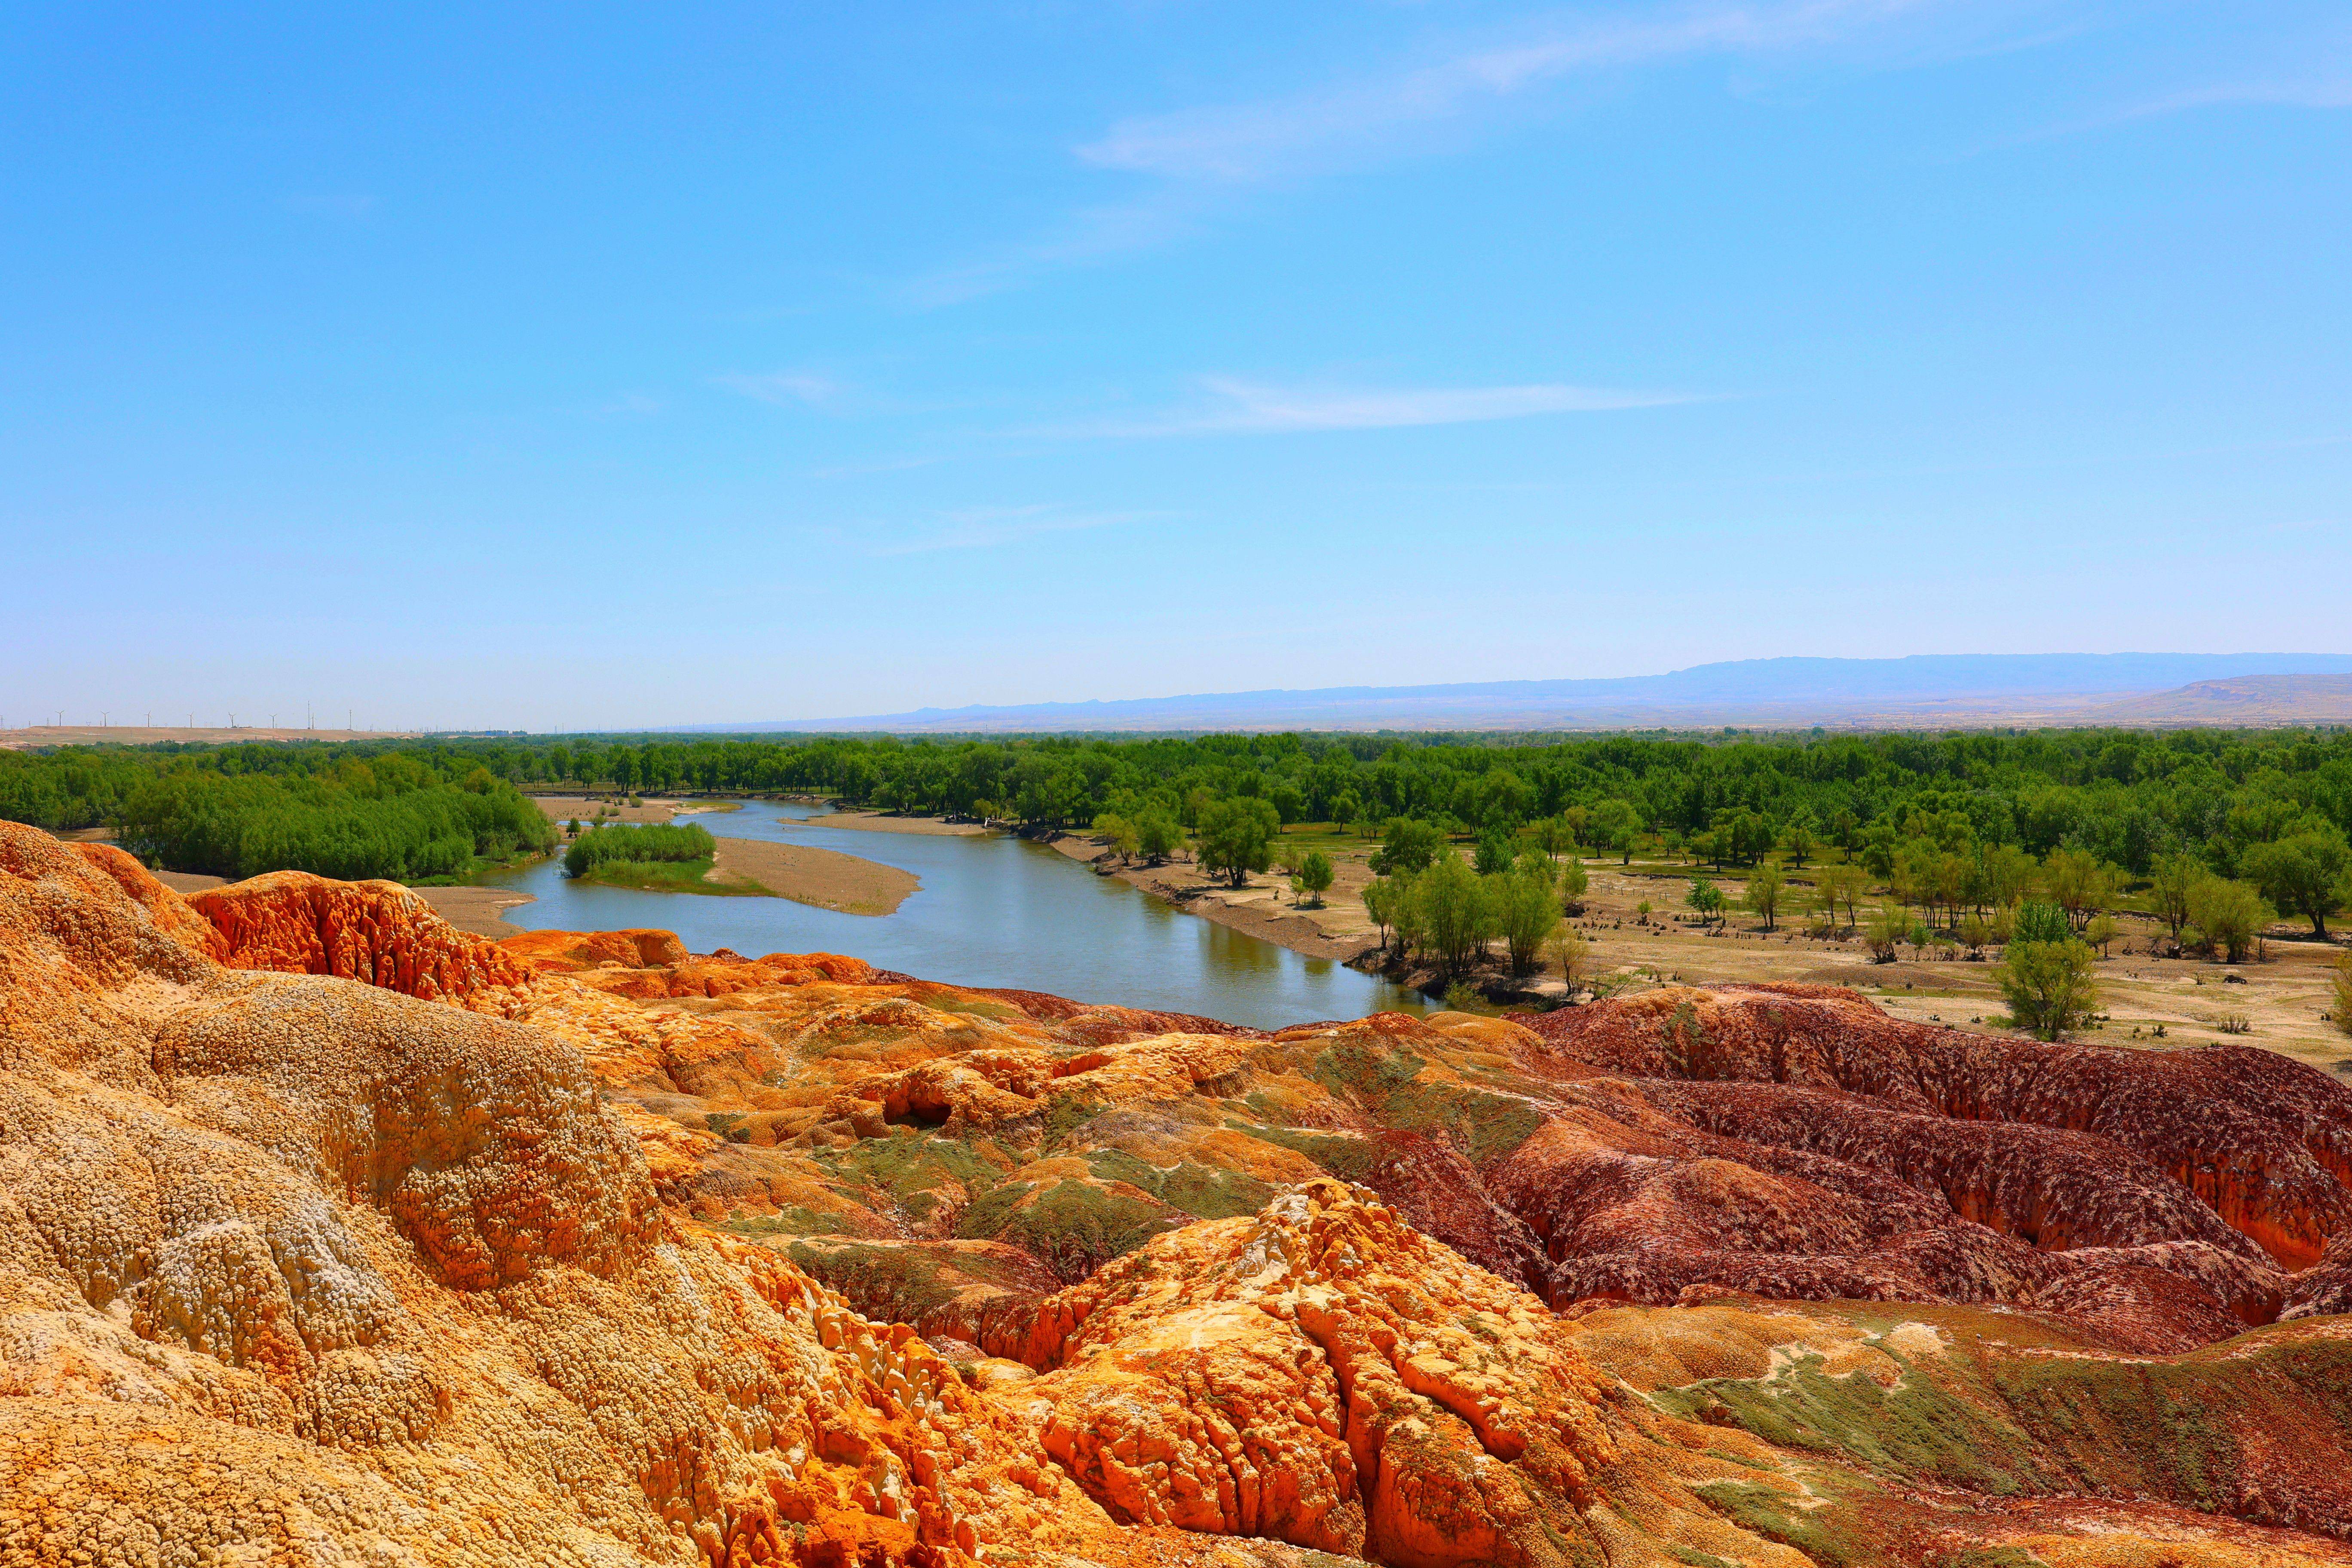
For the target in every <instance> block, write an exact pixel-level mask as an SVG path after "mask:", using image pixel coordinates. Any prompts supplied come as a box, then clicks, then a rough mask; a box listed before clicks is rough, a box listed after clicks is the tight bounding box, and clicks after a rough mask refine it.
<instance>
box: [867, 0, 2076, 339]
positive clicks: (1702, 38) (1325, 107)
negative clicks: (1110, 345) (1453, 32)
mask: <svg viewBox="0 0 2352 1568" xmlns="http://www.w3.org/2000/svg"><path fill="white" fill-rule="evenodd" d="M2031 4H2032V0H2009V4H2005V5H1995V6H1994V7H1993V8H1994V9H1997V10H2001V9H2009V8H2012V7H2013V5H2031ZM1955 8H1956V0H1779V3H1777V4H1776V3H1772V0H1762V3H1755V0H1748V3H1739V0H1731V3H1720V0H1717V3H1703V4H1699V5H1682V6H1676V7H1674V8H1671V9H1660V10H1654V11H1652V12H1650V13H1647V14H1642V15H1635V16H1616V17H1612V18H1608V19H1603V20H1594V19H1592V18H1591V17H1590V16H1584V17H1576V18H1570V19H1568V20H1555V21H1552V22H1550V23H1549V24H1546V25H1543V26H1537V27H1533V28H1529V29H1527V30H1525V31H1523V32H1522V33H1521V34H1520V35H1519V36H1518V37H1516V38H1512V39H1509V40H1507V41H1503V42H1489V43H1488V44H1486V46H1484V47H1475V48H1474V47H1464V48H1460V49H1457V50H1455V51H1454V52H1452V53H1449V54H1445V55H1444V56H1442V57H1441V58H1433V59H1431V58H1424V59H1423V60H1421V61H1419V62H1416V63H1411V64H1406V65H1402V66H1400V67H1398V68H1395V69H1393V70H1391V71H1389V72H1386V73H1374V74H1371V75H1368V76H1364V77H1360V78H1359V79H1354V80H1351V81H1347V82H1341V83H1339V84H1336V85H1332V86H1328V87H1325V88H1320V89H1315V90H1311V91H1307V92H1301V93H1297V94H1293V95H1289V96H1286V97H1278V98H1273V99H1267V100H1261V101H1257V102H1249V103H1235V104H1220V105H1209V106H1203V107H1199V108H1192V109H1184V110H1176V111H1174V112H1171V113H1166V114H1154V115H1141V116H1136V117H1133V118H1129V119H1126V120H1122V121H1118V122H1117V123H1115V124H1113V125H1112V126H1110V127H1109V128H1108V130H1107V131H1105V132H1103V133H1102V134H1101V135H1100V136H1099V137H1097V138H1096V139H1095V140H1093V141H1091V142H1086V143H1084V144H1083V145H1081V146H1078V147H1076V148H1075V149H1073V153H1074V155H1075V156H1076V159H1077V160H1078V161H1079V162H1080V163H1084V164H1087V165H1088V166H1091V167H1094V168H1097V169H1104V170H1112V171H1118V172H1124V173H1129V174H1139V175H1145V176H1149V177H1150V178H1151V180H1152V182H1153V183H1152V184H1151V186H1150V188H1148V189H1146V190H1143V191H1140V192H1139V193H1137V194H1136V195H1132V196H1130V197H1129V198H1127V199H1125V200H1122V201H1117V202H1110V203H1105V204H1101V205H1094V206H1089V207H1087V208H1084V209H1082V210H1080V211H1078V212H1076V213H1074V214H1072V215H1071V216H1069V217H1068V218H1066V220H1065V221H1064V222H1063V223H1061V224H1060V225H1058V226H1055V227H1054V228H1052V229H1049V230H1048V231H1047V232H1046V233H1045V234H1044V235H1043V236H1041V237H1037V238H1035V239H1033V240H1030V241H1028V242H1026V243H1024V244H1019V245H1013V246H1008V247H1004V248H1003V249H1001V250H999V251H997V252H995V253H994V254H992V255H987V256H983V257H982V258H978V259H975V260H972V261H969V262H966V263H963V264H961V265H959V266H956V267H952V268H945V269H943V270H941V271H940V272H937V273H934V274H932V275H929V276H928V277H925V278H922V279H917V280H916V281H914V282H913V283H911V284H908V285H907V286H906V288H905V289H904V290H903V293H904V296H905V298H906V299H907V300H908V302H909V303H910V304H913V305H915V306H917V307H919V308H924V307H931V306H937V305H943V304H951V303H954V302H957V301H960V300H968V299H971V298H974V297H976V296H979V295H982V294H988V293H992V292H995V291H997V290H999V289H1006V288H1012V287H1016V286H1018V285H1020V284H1022V283H1024V282H1026V281H1028V280H1029V279H1032V278H1034V277H1035V276H1037V275H1039V274H1041V273H1044V272H1047V271H1051V270H1054V269H1056V268H1063V267H1069V266H1082V265H1086V264H1088V263H1092V262H1097V261H1104V260H1108V259H1113V258H1118V257H1121V256H1126V255H1131V254H1135V253H1138V252H1141V251H1146V250H1150V249H1153V248H1157V247H1160V246H1161V245H1163V244H1166V243H1168V242H1170V241H1171V240H1175V239H1178V238H1181V237H1185V236H1187V235H1190V234H1192V233H1194V232H1196V231H1197V230H1199V229H1200V228H1202V226H1204V225H1205V224H1206V223H1207V222H1208V221H1209V220H1211V219H1212V218H1213V217H1214V216H1217V215H1219V214H1220V213H1222V212H1223V211H1224V210H1226V209H1227V208H1228V207H1230V206H1231V205H1232V204H1233V203H1234V201H1235V200H1236V199H1237V198H1238V193H1240V192H1243V191H1245V190H1247V189H1250V188H1252V187H1255V186H1258V185H1263V184H1268V183H1270V182H1275V181H1279V180H1284V179H1293V178H1298V177H1302V176H1307V175H1312V174H1324V173H1329V172H1332V171H1335V170H1339V169H1345V168H1350V167H1359V166H1362V165H1365V164H1368V163H1377V162H1380V161H1382V160H1386V159H1389V158H1393V157H1397V156H1402V155H1410V154H1412V153H1423V152H1426V150H1427V149H1428V148H1429V146H1430V145H1431V144H1432V133H1433V131H1434V130H1435V129H1436V128H1437V127H1439V126H1441V125H1446V124H1458V125H1462V126H1469V125H1473V124H1475V121H1476V120H1477V118H1478V117H1479V116H1480V115H1482V114H1487V113H1491V112H1492V111H1494V110H1496V109H1497V108H1499V107H1500V106H1502V105H1504V104H1506V103H1507V102H1508V101H1510V100H1514V99H1517V98H1520V97H1523V96H1525V95H1527V94H1528V93H1529V92H1530V90H1531V89H1538V88H1542V87H1545V86H1547V85H1549V84H1552V83H1556V82H1559V81H1561V80H1563V79H1568V78H1570V77H1573V76H1575V75H1577V74H1579V73H1587V72H1597V71H1602V70H1607V69H1611V68H1628V67H1636V66H1642V65H1645V64H1651V63H1663V62H1666V61H1671V60H1675V59H1680V58H1690V57H1694V56H1700V55H1706V54H1724V55H1746V56H1752V55H1758V54H1766V53H1772V52H1785V51H1794V50H1799V49H1803V48H1808V47H1822V46H1826V45H1832V44H1838V43H1842V42H1844V41H1846V40H1849V39H1852V38H1856V37H1865V36H1867V35H1868V34H1869V33H1870V31H1871V30H1872V29H1873V28H1875V27H1879V26H1884V25H1885V24H1888V23H1890V22H1893V21H1895V20H1896V19H1898V18H1902V17H1906V16H1911V15H1913V14H1915V13H1921V14H1924V13H1932V12H1939V11H1940V12H1948V11H1951V10H1954V9H1955ZM1959 8H1962V9H1967V8H1968V7H1959ZM1975 8H1977V9H1981V8H1982V6H1981V4H1979V5H1978V6H1977V7H1975Z"/></svg>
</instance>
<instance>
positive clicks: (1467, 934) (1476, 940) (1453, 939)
mask: <svg viewBox="0 0 2352 1568" xmlns="http://www.w3.org/2000/svg"><path fill="white" fill-rule="evenodd" d="M1412 900H1413V907H1414V910H1415V911H1416V912H1417V913H1418V915H1419V916H1420V925H1421V931H1422V936H1423V941H1425V942H1428V944H1429V946H1430V948H1431V949H1432V950H1433V951H1434V952H1436V954H1437V958H1438V962H1439V963H1441V964H1443V965H1444V969H1445V973H1448V974H1458V973H1461V972H1462V971H1463V970H1464V969H1465V968H1466V967H1468V965H1469V963H1470V960H1471V958H1472V956H1473V955H1475V953H1477V952H1479V951H1480V950H1481V949H1482V948H1484V947H1485V945H1486V938H1487V936H1488V935H1489V934H1490V932H1491V931H1492V926H1491V925H1490V923H1489V921H1490V915H1489V910H1488V908H1487V898H1486V887H1485V885H1484V884H1483V883H1482V882H1480V880H1479V879H1478V874H1477V873H1476V872H1475V871H1473V870H1472V869H1470V868H1469V867H1468V866H1467V865H1466V864H1465V863H1464V862H1463V859H1462V858H1461V857H1460V856H1459V855H1456V854H1454V852H1453V851H1452V850H1451V849H1448V850H1446V851H1445V852H1444V854H1442V855H1440V856H1439V857H1438V858H1436V859H1435V860H1434V861H1433V862H1432V863H1431V865H1430V868H1429V869H1428V870H1426V871H1423V873H1422V874H1421V875H1420V876H1418V877H1415V878H1414V879H1413V881H1412Z"/></svg>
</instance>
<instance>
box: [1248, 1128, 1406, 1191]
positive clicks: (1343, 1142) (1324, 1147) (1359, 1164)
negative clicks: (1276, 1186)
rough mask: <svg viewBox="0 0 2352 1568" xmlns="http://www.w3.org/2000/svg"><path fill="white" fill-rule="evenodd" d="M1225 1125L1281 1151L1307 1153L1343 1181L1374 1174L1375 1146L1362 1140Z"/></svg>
mask: <svg viewBox="0 0 2352 1568" xmlns="http://www.w3.org/2000/svg"><path fill="white" fill-rule="evenodd" d="M1225 1125H1226V1126H1227V1127H1228V1128H1230V1129H1232V1130H1233V1131H1235V1132H1239V1133H1242V1134H1244V1135H1245V1136H1247V1137H1251V1138H1255V1139H1256V1140H1257V1141H1258V1142H1261V1143H1271V1144H1273V1145H1274V1146H1275V1147H1276V1148H1277V1149H1287V1150H1289V1151H1291V1152H1293V1153H1296V1154H1304V1155H1306V1156H1307V1158H1308V1159H1310V1160H1312V1161H1314V1162H1315V1163H1317V1164H1318V1165H1320V1166H1322V1167H1323V1169H1324V1170H1326V1171H1328V1172H1329V1173H1331V1174H1332V1175H1335V1176H1337V1177H1339V1179H1340V1180H1341V1181H1343V1182H1360V1181H1362V1180H1363V1179H1364V1178H1365V1177H1367V1176H1369V1175H1370V1174H1371V1173H1372V1164H1373V1159H1374V1157H1373V1154H1372V1146H1371V1144H1370V1143H1369V1142H1365V1141H1364V1140H1363V1139H1361V1138H1349V1137H1348V1136H1346V1135H1345V1134H1342V1133H1338V1132H1302V1131H1293V1130H1292V1129H1290V1128H1287V1127H1265V1126H1255V1125H1252V1124H1251V1123H1249V1122H1246V1121H1227V1122H1226V1123H1225Z"/></svg>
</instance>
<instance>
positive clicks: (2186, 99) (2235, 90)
mask: <svg viewBox="0 0 2352 1568" xmlns="http://www.w3.org/2000/svg"><path fill="white" fill-rule="evenodd" d="M2263 104H2270V105H2275V106H2277V107H2279V108H2282V109H2352V66H2347V67H2346V68H2343V69H2341V70H2339V71H2337V72H2336V73H2335V74H2333V75H2329V76H2322V77H2314V78H2309V79H2304V80H2301V81H2239V82H2224V83H2221V84H2219V85H2216V86H2212V87H2200V88H2196V89H2191V90H2190V91H2188V92H2180V93H2174V94H2173V95H2171V96H2170V97H2168V98H2160V99H2158V100H2155V101H2154V102H2151V103H2145V104H2141V105H2139V106H2138V107H2137V108H2134V109H2130V110H2126V111H2125V112H2124V113H2123V114H2122V115H2121V116H2119V117H2118V118H2121V119H2127V120H2138V119H2143V118H2145V117H2147V116H2148V115H2152V114H2177V113H2179V112H2180V111H2181V110H2189V109H2221V108H2227V107H2231V106H2233V105H2263Z"/></svg>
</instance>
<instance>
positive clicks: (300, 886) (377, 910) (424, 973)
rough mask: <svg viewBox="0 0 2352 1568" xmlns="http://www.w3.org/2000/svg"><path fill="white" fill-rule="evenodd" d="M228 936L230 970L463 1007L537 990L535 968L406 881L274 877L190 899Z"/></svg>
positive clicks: (224, 950)
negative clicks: (350, 983)
mask: <svg viewBox="0 0 2352 1568" xmlns="http://www.w3.org/2000/svg"><path fill="white" fill-rule="evenodd" d="M187 902H188V907H190V908H191V909H193V910H195V911H196V912H197V913H198V914H200V915H202V916H203V917H204V918H205V920H207V921H211V922H212V924H213V927H214V928H215V930H216V931H219V932H220V937H221V944H220V960H221V962H222V963H226V965H227V966H228V967H230V968H231V969H269V970H276V971H278V973H286V974H331V975H335V976H337V977H339V978H341V979H344V980H362V981H365V982H366V983H367V984H371V985H379V986H382V987H383V989H385V990H387V991H397V992H399V993H400V994H402V995H404V996H416V997H421V998H423V999H424V1000H425V1001H428V1002H432V1001H446V1002H452V1003H456V1004H457V1005H475V1004H477V1003H478V1002H479V1003H483V1004H484V1005H488V1006H490V1007H491V1009H492V1010H496V1008H497V1006H498V1005H500V1004H501V1003H502V1001H503V999H502V998H498V997H495V996H494V995H492V994H493V993H497V992H500V991H505V990H509V989H511V988H513V987H516V986H520V985H526V984H530V978H531V974H530V970H529V969H528V968H526V967H525V966H524V965H522V964H521V963H518V962H517V961H516V960H515V959H514V958H513V957H512V956H511V955H509V953H507V952H504V951H503V950H501V949H500V948H499V945H498V944H497V943H496V942H490V941H488V940H487V939H485V938H482V937H478V936H473V935H469V934H468V933H467V932H465V931H458V930H457V929H456V928H455V927H453V926H450V925H449V924H447V923H446V921H443V920H442V919H441V917H440V916H438V915H437V914H436V913H434V911H433V906H431V905H430V904H428V903H426V902H425V900H423V899H420V898H418V897H417V896H416V895H415V893H413V892H411V891H409V890H408V889H406V888H404V887H402V886H401V885H400V884H399V883H397V882H335V881H330V880H328V879H326V878H324V877H314V876H312V875H310V873H309V872H307V871H273V872H271V873H269V874H268V875H267V876H262V877H254V878H250V879H247V880H245V881H242V882H235V883H232V884H230V885H229V886H227V887H226V888H215V889H211V890H209V891H206V892H202V893H197V894H195V895H194V896H193V897H192V898H190V899H189V900H187Z"/></svg>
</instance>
